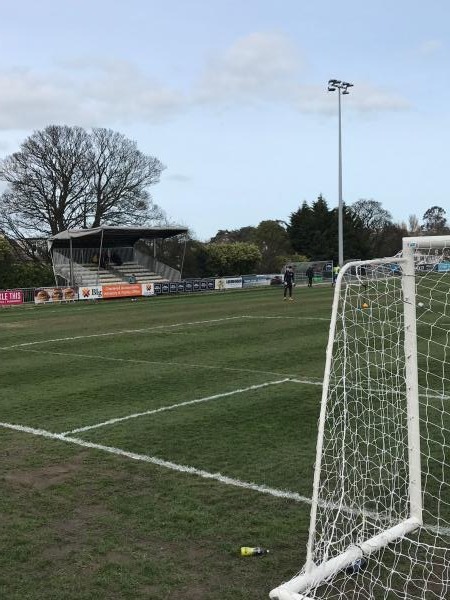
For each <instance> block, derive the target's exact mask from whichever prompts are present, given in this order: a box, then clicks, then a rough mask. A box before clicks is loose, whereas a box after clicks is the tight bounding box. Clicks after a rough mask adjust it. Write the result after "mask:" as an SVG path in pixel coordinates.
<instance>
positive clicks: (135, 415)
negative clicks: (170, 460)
mask: <svg viewBox="0 0 450 600" xmlns="http://www.w3.org/2000/svg"><path fill="white" fill-rule="evenodd" d="M287 381H290V379H289V378H286V379H280V380H279V381H268V382H266V383H260V384H258V385H251V386H249V387H246V388H240V389H237V390H233V391H231V392H224V393H223V394H215V395H214V396H207V397H205V398H197V399H195V400H186V401H185V402H179V403H178V404H171V405H170V406H161V407H160V408H155V409H152V410H146V411H144V412H140V413H133V414H131V415H126V416H125V417H117V418H115V419H109V420H108V421H103V422H102V423H96V424H95V425H87V426H86V427H78V428H77V429H72V430H71V431H65V432H63V433H61V434H60V435H62V436H66V435H70V434H73V433H80V432H81V431H89V430H90V429H98V428H99V427H105V426H106V425H114V424H115V423H120V422H122V421H128V419H136V418H138V417H144V416H147V415H154V414H157V413H161V412H165V411H167V410H175V409H177V408H180V407H182V406H190V405H191V404H200V403H201V402H209V401H210V400H218V399H219V398H226V397H228V396H234V395H235V394H242V393H244V392H249V391H252V390H259V389H261V388H264V387H269V386H271V385H280V384H281V383H286V382H287Z"/></svg>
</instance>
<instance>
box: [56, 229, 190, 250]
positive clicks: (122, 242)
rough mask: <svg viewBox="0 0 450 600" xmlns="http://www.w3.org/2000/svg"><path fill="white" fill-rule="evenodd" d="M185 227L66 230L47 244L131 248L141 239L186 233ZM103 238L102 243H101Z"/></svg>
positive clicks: (60, 246) (63, 246)
mask: <svg viewBox="0 0 450 600" xmlns="http://www.w3.org/2000/svg"><path fill="white" fill-rule="evenodd" d="M187 231H188V230H187V228H186V227H112V226H109V225H102V226H100V227H94V228H92V229H67V230H66V231H61V233H57V234H56V235H54V236H52V237H51V238H49V240H48V242H47V244H48V249H49V251H51V250H52V249H53V248H69V246H70V242H71V241H72V248H93V247H97V246H100V243H102V245H103V247H105V248H114V247H116V248H117V247H120V246H133V245H134V244H135V243H136V242H137V241H138V240H141V239H147V240H148V239H150V240H154V239H161V238H163V239H165V238H169V237H173V236H175V235H180V234H182V233H187ZM102 238H103V242H102Z"/></svg>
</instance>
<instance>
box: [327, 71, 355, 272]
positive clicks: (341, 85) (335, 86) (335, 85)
mask: <svg viewBox="0 0 450 600" xmlns="http://www.w3.org/2000/svg"><path fill="white" fill-rule="evenodd" d="M349 87H353V83H348V82H347V81H339V80H338V79H330V80H329V81H328V91H329V92H335V91H336V90H337V92H338V116H339V139H338V146H339V163H338V171H339V175H338V179H339V182H338V193H339V205H338V244H339V251H338V261H339V266H340V267H342V266H343V264H344V216H343V204H344V203H343V200H342V116H341V115H342V111H341V92H342V94H349V91H348V88H349Z"/></svg>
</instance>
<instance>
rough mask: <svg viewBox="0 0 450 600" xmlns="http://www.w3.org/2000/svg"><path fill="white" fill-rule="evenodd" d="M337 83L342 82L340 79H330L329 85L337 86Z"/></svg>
mask: <svg viewBox="0 0 450 600" xmlns="http://www.w3.org/2000/svg"><path fill="white" fill-rule="evenodd" d="M337 83H341V82H340V81H339V79H330V80H329V81H328V85H331V86H335V85H336V84H337Z"/></svg>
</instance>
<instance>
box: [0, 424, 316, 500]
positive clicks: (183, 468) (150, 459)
mask: <svg viewBox="0 0 450 600" xmlns="http://www.w3.org/2000/svg"><path fill="white" fill-rule="evenodd" d="M0 427H4V428H5V429H12V430H14V431H21V432H23V433H30V434H32V435H37V436H40V437H44V438H47V439H52V440H59V441H61V442H66V443H69V444H75V445H77V446H82V447H83V448H92V449H93V450H102V451H103V452H109V453H110V454H115V455H117V456H124V457H125V458H131V459H132V460H137V461H142V462H146V463H151V464H154V465H157V466H159V467H164V468H166V469H170V470H172V471H178V472H179V473H188V474H190V475H197V476H198V477H202V478H203V479H212V480H215V481H218V482H220V483H223V484H225V485H232V486H234V487H239V488H245V489H247V490H253V491H256V492H260V493H262V494H268V495H270V496H275V497H277V498H284V499H288V500H295V501H296V502H304V503H306V504H311V499H310V498H307V497H306V496H301V495H300V494H297V493H296V492H289V491H286V490H279V489H277V488H271V487H268V486H265V485H258V484H256V483H252V482H248V481H241V480H240V479H235V478H233V477H227V476H226V475H222V474H221V473H209V472H208V471H204V470H203V469H197V468H196V467H190V466H187V465H180V464H177V463H174V462H171V461H167V460H163V459H161V458H157V457H156V456H149V455H147V454H137V453H136V452H128V451H127V450H122V449H121V448H114V447H111V446H103V445H102V444H94V443H93V442H87V441H85V440H81V439H79V438H74V437H68V436H65V435H63V434H61V433H52V432H51V431H46V430H45V429H35V428H34V427H27V426H25V425H15V424H13V423H1V422H0Z"/></svg>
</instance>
